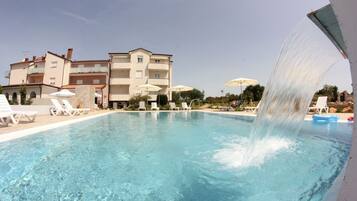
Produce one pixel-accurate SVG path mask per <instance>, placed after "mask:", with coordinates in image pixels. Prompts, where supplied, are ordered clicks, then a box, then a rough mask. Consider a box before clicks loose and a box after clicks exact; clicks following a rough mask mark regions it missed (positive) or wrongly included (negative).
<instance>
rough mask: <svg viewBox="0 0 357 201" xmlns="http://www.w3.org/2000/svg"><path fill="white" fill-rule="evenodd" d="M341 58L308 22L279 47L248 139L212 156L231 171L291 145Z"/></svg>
mask: <svg viewBox="0 0 357 201" xmlns="http://www.w3.org/2000/svg"><path fill="white" fill-rule="evenodd" d="M340 60H342V56H341V55H340V53H339V52H338V51H337V49H336V48H335V47H334V45H333V44H332V43H331V42H330V41H329V39H328V38H327V37H326V36H325V35H324V34H323V33H322V32H321V30H319V29H318V28H317V27H316V26H315V25H314V24H313V23H312V22H310V21H309V20H308V19H305V20H303V21H302V22H300V23H299V24H298V25H297V26H296V27H295V28H294V29H293V31H292V32H291V33H290V34H289V36H288V37H287V38H286V40H285V41H284V43H283V46H282V49H281V51H280V54H279V57H278V59H277V62H276V64H275V66H274V70H273V72H272V74H271V76H270V78H269V81H268V82H267V85H266V88H265V90H264V94H263V98H262V101H261V103H260V107H259V110H258V113H257V117H256V119H255V121H254V123H253V126H252V131H251V133H250V138H249V139H244V140H240V141H239V142H238V143H235V144H234V145H231V146H229V147H228V148H224V149H221V150H219V151H218V152H217V153H216V154H215V155H214V158H215V159H216V160H217V161H219V162H220V163H222V164H225V165H227V166H229V167H232V168H244V167H249V166H260V165H261V164H263V163H264V161H265V160H267V159H268V158H269V157H271V156H273V155H274V154H275V153H276V152H278V151H281V150H284V149H288V148H289V147H291V146H292V145H293V144H294V140H295V136H296V135H297V134H298V133H299V130H300V128H301V125H302V123H303V121H304V117H305V115H306V113H307V110H308V107H309V104H310V102H311V99H312V97H313V95H314V92H315V91H316V90H317V88H318V87H319V84H320V82H321V81H322V79H323V77H324V76H325V74H326V72H327V71H328V70H329V69H330V68H331V67H332V66H333V65H334V64H335V63H337V62H338V61H340Z"/></svg>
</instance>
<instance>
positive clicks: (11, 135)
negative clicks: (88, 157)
mask: <svg viewBox="0 0 357 201" xmlns="http://www.w3.org/2000/svg"><path fill="white" fill-rule="evenodd" d="M113 113H117V111H110V112H105V113H100V114H95V115H91V116H85V117H81V118H78V119H69V120H65V121H61V122H57V123H50V124H47V125H41V126H36V127H33V128H25V129H22V130H18V131H12V132H8V133H3V134H1V135H0V143H3V142H7V141H12V140H15V139H18V138H22V137H26V136H30V135H33V134H37V133H39V132H43V131H47V130H50V129H55V128H58V127H62V126H66V125H71V124H74V123H78V122H82V121H86V120H90V119H94V118H98V117H102V116H106V115H109V114H113Z"/></svg>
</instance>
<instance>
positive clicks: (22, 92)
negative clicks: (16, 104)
mask: <svg viewBox="0 0 357 201" xmlns="http://www.w3.org/2000/svg"><path fill="white" fill-rule="evenodd" d="M20 103H21V105H25V104H26V87H25V86H21V88H20Z"/></svg>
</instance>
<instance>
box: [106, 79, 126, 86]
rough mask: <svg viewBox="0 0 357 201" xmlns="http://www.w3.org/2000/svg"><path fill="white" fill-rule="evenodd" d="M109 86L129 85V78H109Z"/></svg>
mask: <svg viewBox="0 0 357 201" xmlns="http://www.w3.org/2000/svg"><path fill="white" fill-rule="evenodd" d="M110 84H112V85H129V84H130V78H110Z"/></svg>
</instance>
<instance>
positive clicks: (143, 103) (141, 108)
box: [139, 101, 146, 110]
mask: <svg viewBox="0 0 357 201" xmlns="http://www.w3.org/2000/svg"><path fill="white" fill-rule="evenodd" d="M139 110H146V107H145V101H140V102H139Z"/></svg>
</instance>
